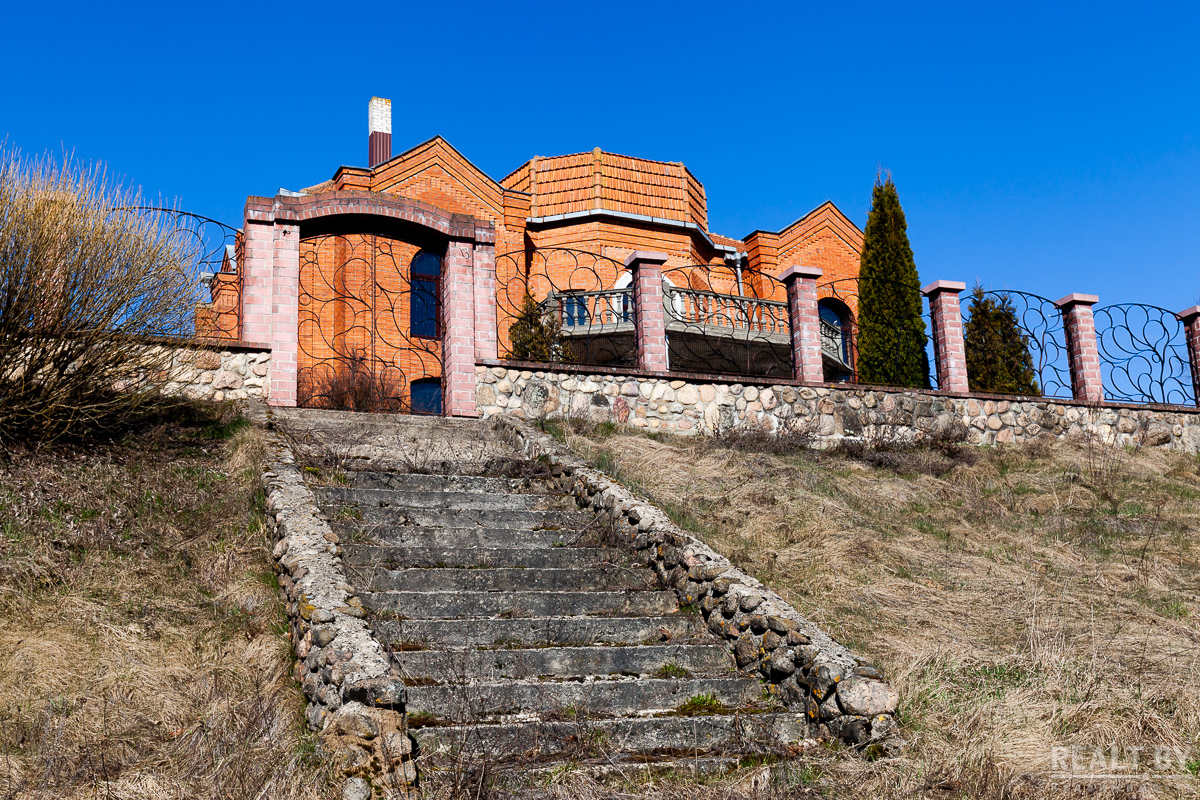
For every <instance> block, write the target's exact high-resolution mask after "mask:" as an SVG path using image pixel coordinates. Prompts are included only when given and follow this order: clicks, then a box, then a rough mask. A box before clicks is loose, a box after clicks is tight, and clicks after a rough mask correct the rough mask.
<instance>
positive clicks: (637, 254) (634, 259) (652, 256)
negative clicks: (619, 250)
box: [625, 250, 667, 267]
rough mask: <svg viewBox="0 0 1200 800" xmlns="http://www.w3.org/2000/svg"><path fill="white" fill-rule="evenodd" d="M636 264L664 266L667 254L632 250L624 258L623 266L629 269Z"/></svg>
mask: <svg viewBox="0 0 1200 800" xmlns="http://www.w3.org/2000/svg"><path fill="white" fill-rule="evenodd" d="M636 263H646V264H665V263H667V254H666V253H659V252H657V251H655V250H634V251H633V252H632V253H630V254H629V255H627V256H625V266H626V267H629V266H632V265H633V264H636Z"/></svg>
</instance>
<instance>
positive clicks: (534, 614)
mask: <svg viewBox="0 0 1200 800" xmlns="http://www.w3.org/2000/svg"><path fill="white" fill-rule="evenodd" d="M412 424H414V425H415V424H417V423H416V422H415V421H414V422H413V423H412ZM423 424H427V425H435V424H436V421H434V420H429V421H427V422H425V423H423ZM442 463H443V464H445V465H447V466H446V468H447V469H448V470H449V471H450V472H453V473H456V474H415V473H412V472H404V471H403V470H402V469H396V468H391V469H386V470H378V471H368V470H363V471H353V472H347V473H344V475H345V478H344V482H343V483H341V484H335V485H331V486H314V487H313V491H314V494H315V495H316V497H317V501H318V504H319V505H320V507H321V509H322V512H323V513H324V514H325V516H326V518H327V519H328V520H329V522H330V525H331V526H332V527H333V530H334V532H335V533H336V534H337V535H338V538H339V540H340V542H341V546H342V558H343V563H344V566H345V569H346V571H347V575H348V576H349V579H350V581H351V583H352V584H353V585H354V588H355V590H356V591H357V592H358V594H359V596H360V597H361V600H362V603H363V606H364V608H365V609H366V610H367V613H368V617H369V619H370V622H371V625H372V627H373V629H374V631H375V633H376V636H377V637H378V638H379V640H380V641H381V642H383V643H384V644H385V645H386V646H388V647H390V648H391V649H392V651H393V654H394V658H395V659H396V660H397V662H398V663H399V664H400V666H401V668H402V670H403V674H404V675H405V679H406V680H405V682H406V683H407V684H408V706H407V708H408V714H409V726H410V731H411V732H412V734H413V736H414V738H415V740H416V742H417V747H418V754H419V761H418V763H430V764H432V763H436V761H437V759H438V758H442V757H446V756H451V757H455V758H458V759H460V760H461V759H463V758H466V759H472V758H474V759H485V758H486V759H499V760H509V761H520V763H522V764H525V765H528V766H529V768H536V767H537V766H538V765H539V764H541V765H543V766H552V765H553V764H555V763H556V762H559V761H562V760H568V759H569V760H571V761H572V762H576V763H585V764H586V763H593V764H596V765H600V764H603V765H606V767H612V766H613V765H617V766H620V765H635V766H637V767H638V768H645V767H646V766H647V765H650V766H654V765H657V766H660V767H668V766H669V767H672V768H674V767H681V766H682V767H685V768H688V769H690V770H696V769H708V768H713V767H716V766H719V765H721V764H727V763H729V762H731V761H736V760H737V759H738V758H739V757H741V756H744V755H749V754H756V753H763V752H765V751H767V750H770V749H772V748H776V749H777V748H778V747H780V746H781V745H783V744H787V743H790V742H795V741H797V740H799V739H802V738H803V737H804V736H805V734H806V731H807V724H806V721H805V719H804V717H803V715H801V714H792V713H788V712H785V711H782V710H780V709H779V708H778V707H777V706H776V704H775V702H774V701H773V699H771V698H770V697H769V696H768V695H765V694H764V691H763V684H762V683H761V682H760V681H759V680H758V679H757V678H754V677H751V676H749V675H739V674H737V672H736V670H735V668H734V662H733V659H732V657H731V656H730V654H729V652H728V648H727V646H726V644H725V643H723V642H721V641H718V640H716V639H715V638H713V637H712V636H711V634H709V632H708V631H707V628H706V627H705V626H704V625H703V621H702V619H701V618H700V616H699V614H698V612H696V611H695V610H692V609H687V608H680V607H679V604H678V602H677V601H676V599H675V595H674V593H673V592H671V591H666V590H662V589H660V588H659V587H658V586H657V583H656V580H655V577H654V574H653V573H652V572H650V571H649V570H647V569H645V568H643V567H640V566H636V565H634V564H633V563H632V562H631V561H630V560H629V553H628V552H626V551H625V550H624V548H622V547H620V546H619V542H617V541H616V540H615V538H614V536H613V535H612V534H611V533H610V532H608V531H607V530H606V529H605V527H604V525H603V524H602V523H601V521H600V520H599V519H598V518H596V517H595V516H593V515H592V514H591V513H586V514H585V513H581V512H580V511H578V510H577V509H576V507H575V505H574V503H573V501H572V500H571V498H570V497H568V496H566V495H564V494H563V493H562V492H561V491H560V490H559V488H558V484H557V482H556V481H555V480H553V479H552V478H550V476H549V475H547V474H546V473H545V467H544V465H541V464H539V463H538V462H514V461H507V462H504V463H500V462H497V461H495V460H494V459H493V460H491V461H489V462H487V463H484V462H474V463H472V462H468V461H462V460H457V461H455V462H453V463H451V462H442ZM499 472H503V473H505V474H508V475H513V474H518V475H524V476H526V477H496V476H495V474H496V473H499ZM488 473H492V474H488Z"/></svg>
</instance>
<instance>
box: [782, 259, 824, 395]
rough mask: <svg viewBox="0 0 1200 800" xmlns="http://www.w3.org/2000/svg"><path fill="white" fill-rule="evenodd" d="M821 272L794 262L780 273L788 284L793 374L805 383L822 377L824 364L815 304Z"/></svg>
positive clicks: (819, 269)
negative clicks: (793, 264)
mask: <svg viewBox="0 0 1200 800" xmlns="http://www.w3.org/2000/svg"><path fill="white" fill-rule="evenodd" d="M822 274H824V273H823V272H822V271H821V268H820V267H805V266H801V265H800V264H796V265H795V266H792V267H788V268H787V270H786V271H785V272H784V273H783V275H781V276H780V280H782V281H783V283H784V285H785V286H786V287H787V297H788V323H789V325H788V326H789V328H790V329H791V332H792V377H793V378H795V379H796V380H798V381H804V382H805V383H820V382H821V381H823V380H825V367H824V365H823V363H822V361H821V312H820V310H819V309H818V308H817V278H819V277H821V275H822Z"/></svg>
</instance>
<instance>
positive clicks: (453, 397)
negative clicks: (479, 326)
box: [441, 239, 479, 417]
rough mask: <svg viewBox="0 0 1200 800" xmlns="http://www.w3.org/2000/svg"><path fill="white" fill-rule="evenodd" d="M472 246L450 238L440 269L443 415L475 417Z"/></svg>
mask: <svg viewBox="0 0 1200 800" xmlns="http://www.w3.org/2000/svg"><path fill="white" fill-rule="evenodd" d="M473 251H474V246H473V243H472V242H470V241H466V240H459V239H452V240H451V241H450V244H449V246H448V247H447V248H446V259H445V262H444V266H443V269H442V320H441V325H442V331H441V333H442V413H443V414H445V415H446V416H450V417H477V416H479V412H478V410H477V409H476V407H475V285H474V271H475V270H474V261H475V259H474V252H473Z"/></svg>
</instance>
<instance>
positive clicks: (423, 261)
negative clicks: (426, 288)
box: [412, 250, 442, 278]
mask: <svg viewBox="0 0 1200 800" xmlns="http://www.w3.org/2000/svg"><path fill="white" fill-rule="evenodd" d="M412 274H413V275H424V276H426V277H429V278H436V277H438V276H439V275H441V274H442V260H441V259H440V258H438V257H437V256H435V255H434V254H433V253H429V252H426V251H424V250H422V251H421V252H420V253H417V255H416V258H414V259H413V262H412Z"/></svg>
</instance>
